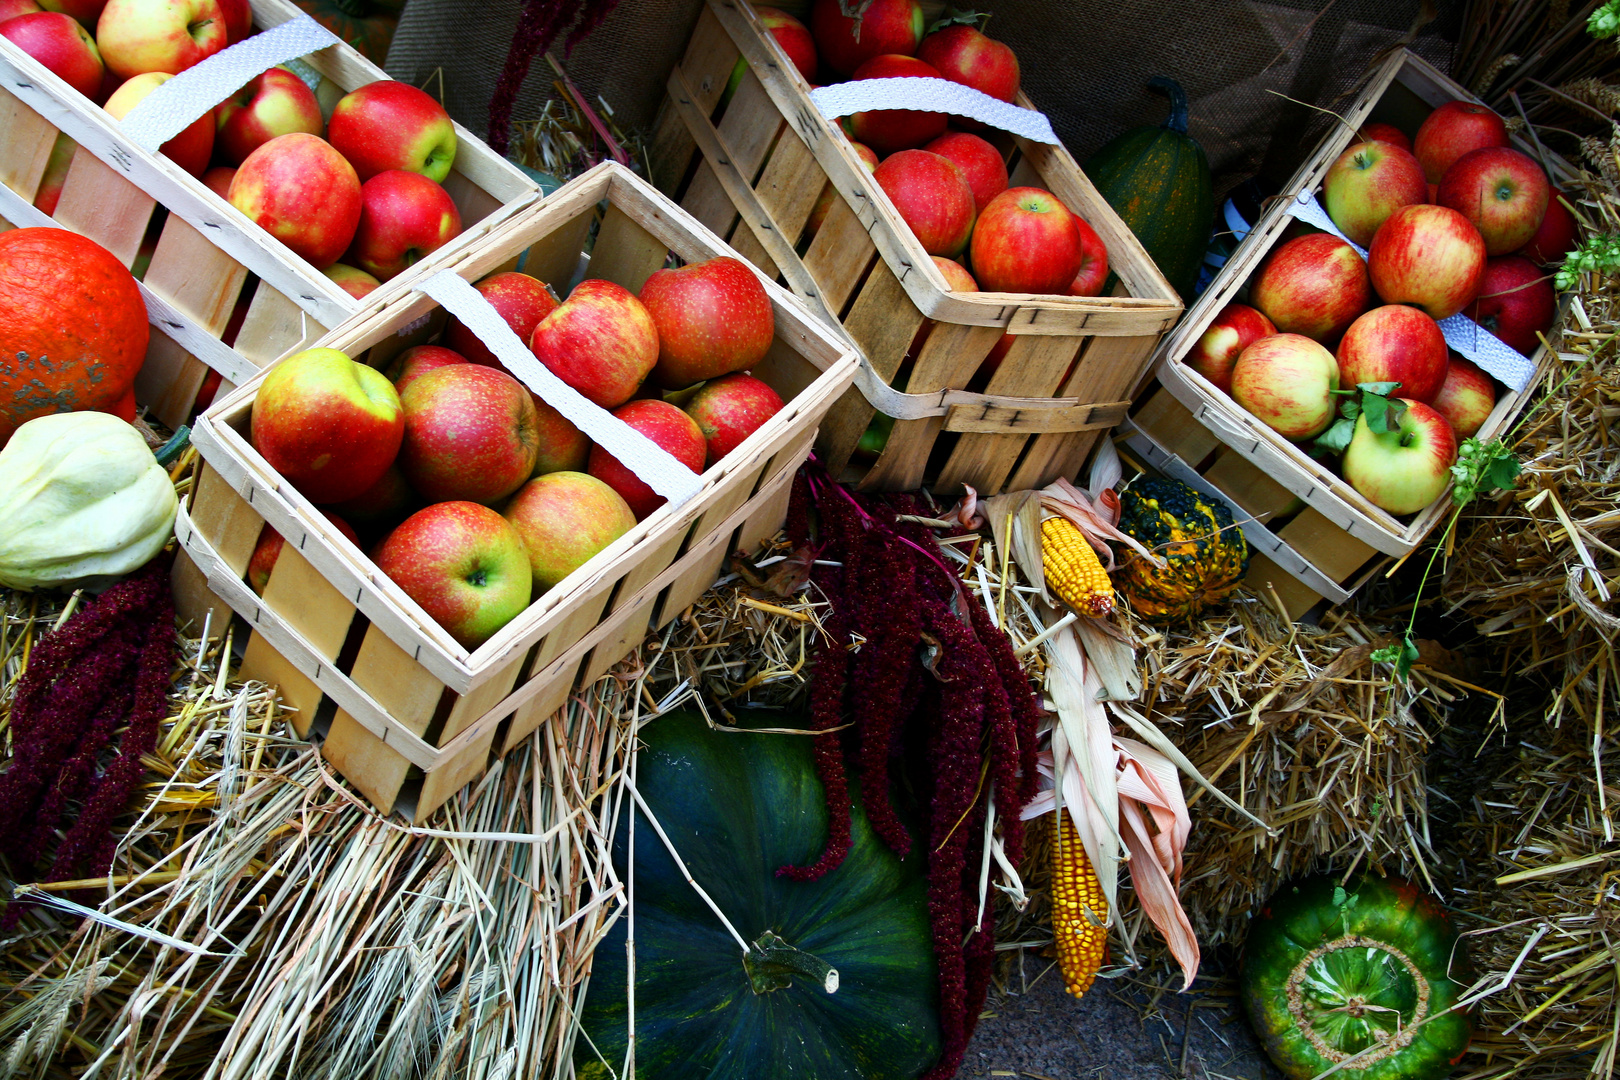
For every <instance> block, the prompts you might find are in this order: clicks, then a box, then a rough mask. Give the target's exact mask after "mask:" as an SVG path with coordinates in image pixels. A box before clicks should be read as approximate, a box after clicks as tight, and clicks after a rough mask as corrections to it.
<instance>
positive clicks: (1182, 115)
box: [1148, 75, 1187, 135]
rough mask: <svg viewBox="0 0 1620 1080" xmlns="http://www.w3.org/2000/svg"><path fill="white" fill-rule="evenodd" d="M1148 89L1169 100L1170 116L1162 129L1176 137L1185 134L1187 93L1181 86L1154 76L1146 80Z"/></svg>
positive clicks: (1162, 77)
mask: <svg viewBox="0 0 1620 1080" xmlns="http://www.w3.org/2000/svg"><path fill="white" fill-rule="evenodd" d="M1148 89H1149V90H1158V91H1159V92H1160V93H1162V94H1164V95H1165V96H1166V97H1168V98H1169V99H1170V115H1169V116H1168V117H1166V118H1165V121H1164V125H1163V126H1164V128H1165V129H1166V130H1168V131H1174V132H1175V133H1176V134H1178V135H1185V134H1187V91H1185V90H1183V89H1182V88H1181V84H1180V83H1178V82H1176V80H1174V79H1172V78H1169V77H1167V76H1164V75H1155V76H1153V78H1151V79H1149V80H1148Z"/></svg>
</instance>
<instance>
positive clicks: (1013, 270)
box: [972, 187, 1086, 293]
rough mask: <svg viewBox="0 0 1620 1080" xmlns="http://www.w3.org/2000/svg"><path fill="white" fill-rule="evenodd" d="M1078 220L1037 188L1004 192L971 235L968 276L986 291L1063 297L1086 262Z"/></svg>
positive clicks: (1011, 189) (991, 205)
mask: <svg viewBox="0 0 1620 1080" xmlns="http://www.w3.org/2000/svg"><path fill="white" fill-rule="evenodd" d="M1085 245H1086V240H1085V236H1084V234H1083V233H1082V232H1081V230H1080V219H1079V218H1078V217H1076V216H1075V215H1074V214H1072V213H1070V212H1069V208H1068V207H1066V206H1064V205H1063V203H1062V201H1061V200H1060V199H1058V197H1057V196H1055V195H1053V194H1052V193H1051V192H1048V191H1042V190H1041V189H1040V188H1033V187H1015V188H1008V189H1007V190H1006V191H1003V192H1002V193H1001V194H1000V195H997V196H996V197H995V198H994V199H991V200H990V205H989V206H987V207H985V208H984V214H983V215H981V217H980V218H979V223H978V225H977V227H976V228H975V229H974V230H973V250H972V264H973V276H974V277H975V278H977V279H978V282H979V287H980V288H981V289H984V290H985V291H987V292H1017V293H1067V292H1068V291H1069V290H1070V288H1071V287H1072V286H1073V285H1074V282H1075V278H1076V277H1077V276H1079V273H1080V268H1081V267H1082V266H1083V265H1084V264H1085V262H1086V246H1085Z"/></svg>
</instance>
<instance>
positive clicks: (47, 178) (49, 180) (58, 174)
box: [34, 132, 79, 217]
mask: <svg viewBox="0 0 1620 1080" xmlns="http://www.w3.org/2000/svg"><path fill="white" fill-rule="evenodd" d="M78 149H79V144H78V143H76V142H74V141H73V140H72V139H70V138H68V137H67V136H66V135H63V134H62V133H61V132H57V133H56V142H55V143H54V144H53V145H52V146H51V156H50V158H48V159H47V160H46V162H45V173H44V175H43V176H41V177H40V178H39V187H38V189H36V190H35V192H34V208H35V209H36V210H38V211H39V212H40V213H42V214H45V215H46V216H47V217H48V216H50V215H52V214H55V213H56V204H57V203H58V202H60V201H61V199H62V186H63V185H64V184H66V183H67V174H68V167H69V166H71V165H72V164H73V155H74V153H75V152H77V151H78Z"/></svg>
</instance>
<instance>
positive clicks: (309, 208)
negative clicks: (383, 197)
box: [229, 133, 360, 270]
mask: <svg viewBox="0 0 1620 1080" xmlns="http://www.w3.org/2000/svg"><path fill="white" fill-rule="evenodd" d="M229 198H230V203H231V205H232V206H234V207H236V208H237V209H238V210H240V211H242V213H244V214H246V215H247V216H248V217H249V218H250V219H251V220H253V221H254V222H256V223H258V224H259V225H260V226H261V227H262V228H263V229H264V230H265V231H266V232H268V233H269V234H270V235H271V236H273V237H275V238H276V239H277V240H280V241H281V242H282V243H283V244H286V245H287V247H289V248H290V249H292V252H293V254H295V255H297V256H299V257H300V258H303V259H307V260H308V261H309V263H310V264H311V265H312V266H314V267H315V268H316V269H317V270H324V269H325V268H326V267H328V266H331V265H332V264H333V263H335V262H337V261H338V257H339V256H341V255H342V254H343V253H344V252H345V251H346V250H348V247H349V242H350V241H351V240H353V239H354V230H355V228H356V226H358V225H359V224H360V179H359V177H357V176H355V173H354V169H353V168H352V167H350V165H349V163H348V162H347V161H345V160H344V158H343V155H341V154H339V153H338V152H337V151H336V150H334V149H333V148H332V146H331V145H330V144H329V143H327V142H325V141H323V140H322V139H320V138H318V137H317V136H314V135H306V134H302V133H296V134H292V135H282V136H279V137H278V138H274V139H271V140H270V141H269V142H267V143H265V144H264V145H263V146H261V147H259V148H258V149H257V150H255V151H253V153H251V154H249V155H248V159H247V160H246V161H244V162H242V167H241V168H239V169H237V170H236V176H235V177H234V178H233V179H232V180H231V187H230V195H229Z"/></svg>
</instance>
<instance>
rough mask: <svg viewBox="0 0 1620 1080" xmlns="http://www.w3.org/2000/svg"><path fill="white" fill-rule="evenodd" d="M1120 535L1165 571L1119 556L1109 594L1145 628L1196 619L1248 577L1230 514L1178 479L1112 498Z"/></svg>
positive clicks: (1135, 486)
mask: <svg viewBox="0 0 1620 1080" xmlns="http://www.w3.org/2000/svg"><path fill="white" fill-rule="evenodd" d="M1119 505H1120V517H1119V529H1120V531H1121V532H1123V533H1124V534H1125V535H1127V536H1129V537H1131V538H1132V539H1133V540H1140V541H1141V542H1142V545H1143V546H1144V547H1146V548H1147V549H1148V550H1150V551H1152V552H1153V553H1154V554H1155V555H1158V556H1159V557H1160V558H1162V559H1164V561H1165V562H1167V563H1168V564H1169V565H1168V566H1166V567H1165V568H1163V569H1160V568H1159V567H1156V566H1154V565H1153V564H1152V563H1150V562H1148V561H1147V560H1146V559H1144V558H1142V557H1140V556H1139V555H1137V554H1136V553H1135V552H1133V551H1124V552H1122V553H1121V561H1120V563H1119V567H1118V569H1116V570H1115V571H1114V587H1115V588H1116V589H1118V590H1119V591H1120V592H1121V593H1123V594H1124V595H1125V597H1126V598H1127V599H1128V600H1129V601H1130V603H1131V610H1132V611H1134V612H1136V613H1137V614H1138V615H1140V616H1141V617H1142V618H1144V619H1147V620H1148V621H1150V622H1176V621H1185V620H1190V619H1193V618H1195V617H1197V616H1198V615H1199V614H1201V613H1202V612H1203V611H1204V609H1205V608H1206V607H1208V606H1210V605H1211V604H1213V603H1215V602H1217V601H1219V600H1222V599H1224V598H1225V597H1226V596H1227V595H1228V594H1230V593H1231V592H1232V590H1233V589H1235V588H1237V586H1238V582H1240V581H1242V580H1243V575H1244V574H1246V573H1248V572H1249V545H1248V542H1247V541H1246V540H1244V539H1243V530H1242V529H1240V528H1238V527H1237V526H1236V524H1235V522H1234V521H1233V518H1232V508H1231V507H1230V506H1228V505H1227V504H1226V503H1225V502H1224V501H1223V500H1221V499H1212V498H1210V497H1209V496H1207V495H1204V494H1203V493H1202V492H1199V491H1196V490H1194V489H1193V488H1191V487H1189V486H1188V485H1186V484H1184V483H1182V482H1181V481H1180V480H1170V479H1166V478H1163V477H1156V476H1155V477H1146V478H1143V479H1140V480H1135V481H1132V482H1131V485H1130V486H1129V487H1127V488H1126V489H1125V490H1124V491H1122V492H1120V496H1119Z"/></svg>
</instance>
